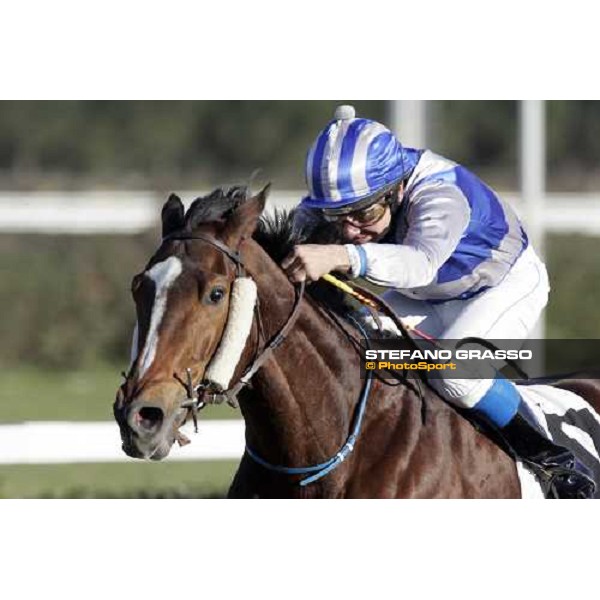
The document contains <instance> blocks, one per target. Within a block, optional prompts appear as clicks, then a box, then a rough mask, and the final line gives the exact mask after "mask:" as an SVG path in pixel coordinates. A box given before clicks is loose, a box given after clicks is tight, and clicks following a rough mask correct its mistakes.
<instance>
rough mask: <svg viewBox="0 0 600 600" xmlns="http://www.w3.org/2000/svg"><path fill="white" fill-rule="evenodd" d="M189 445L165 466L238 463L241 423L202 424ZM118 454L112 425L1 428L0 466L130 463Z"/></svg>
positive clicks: (29, 424)
mask: <svg viewBox="0 0 600 600" xmlns="http://www.w3.org/2000/svg"><path fill="white" fill-rule="evenodd" d="M182 431H184V432H185V433H186V435H187V436H188V437H189V438H190V439H191V441H192V442H191V444H188V445H187V446H184V447H182V448H180V447H178V446H177V445H175V446H174V447H173V449H172V450H171V454H170V455H169V457H168V458H167V459H165V460H167V461H182V460H225V459H229V460H238V459H239V458H241V456H242V454H243V452H244V422H243V421H242V420H239V419H236V420H222V421H203V422H201V423H200V424H199V433H198V434H197V435H195V434H194V433H193V431H192V429H191V428H190V427H188V426H187V425H186V426H185V427H184V428H183V429H182ZM133 460H135V459H133V458H129V457H127V456H126V455H125V454H124V453H123V451H122V450H121V439H120V437H119V429H118V427H117V424H116V423H114V422H111V421H107V422H97V423H76V422H52V421H48V422H26V423H16V424H5V425H0V464H4V465H10V464H52V463H88V462H122V461H133Z"/></svg>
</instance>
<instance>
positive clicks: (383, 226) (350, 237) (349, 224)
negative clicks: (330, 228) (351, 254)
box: [342, 205, 392, 244]
mask: <svg viewBox="0 0 600 600" xmlns="http://www.w3.org/2000/svg"><path fill="white" fill-rule="evenodd" d="M391 220H392V211H391V210H390V207H389V206H387V205H386V207H385V211H384V212H383V214H382V215H381V216H380V217H379V218H378V219H377V220H376V221H373V222H371V223H359V222H358V221H353V220H352V219H350V218H348V219H344V221H342V235H343V236H344V240H345V241H346V242H348V243H350V244H367V243H368V242H373V241H376V240H377V239H379V238H380V237H382V236H383V235H384V234H385V232H386V231H387V230H388V228H389V226H390V222H391Z"/></svg>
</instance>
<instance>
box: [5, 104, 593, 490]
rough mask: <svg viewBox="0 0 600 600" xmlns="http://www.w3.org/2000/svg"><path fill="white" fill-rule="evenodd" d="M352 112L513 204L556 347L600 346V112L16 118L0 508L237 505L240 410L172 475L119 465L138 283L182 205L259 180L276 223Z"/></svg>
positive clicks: (554, 108)
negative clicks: (16, 504)
mask: <svg viewBox="0 0 600 600" xmlns="http://www.w3.org/2000/svg"><path fill="white" fill-rule="evenodd" d="M340 103H352V104H354V105H355V107H356V109H357V112H358V114H359V116H365V117H369V118H373V119H376V120H380V121H382V122H384V123H387V124H388V125H390V126H393V127H394V128H395V129H396V130H398V132H399V135H400V139H401V140H402V141H403V143H405V145H409V146H410V145H415V146H426V147H429V148H431V149H432V150H434V151H435V152H438V153H440V154H443V155H445V156H447V157H448V158H451V159H453V160H455V161H457V162H460V163H462V164H464V165H465V166H467V167H468V168H470V169H472V170H473V171H474V172H475V173H476V174H478V175H479V176H480V177H482V178H483V179H484V180H485V181H487V182H488V183H489V184H490V185H492V186H493V187H494V188H495V189H496V190H497V191H499V192H500V193H502V194H503V195H504V196H506V197H507V198H509V199H510V200H511V201H512V202H514V204H515V206H516V207H517V210H518V211H519V212H520V214H522V216H523V218H524V219H525V220H526V221H527V223H528V225H529V227H530V228H531V230H532V232H533V237H534V243H535V245H536V246H537V247H538V248H539V250H540V251H541V252H543V253H544V255H545V259H546V262H547V265H548V269H549V273H550V279H551V285H552V290H553V291H552V294H551V299H550V304H549V307H548V310H547V311H546V315H545V320H544V324H543V327H542V328H541V329H540V335H546V336H547V337H550V338H558V339H563V338H598V337H599V336H600V307H599V305H598V302H597V300H596V298H594V292H596V291H597V290H598V281H599V280H600V261H598V259H597V257H598V256H599V255H600V238H599V237H597V236H600V102H592V101H568V102H566V101H565V102H558V101H556V102H554V101H552V102H536V101H528V102H525V103H522V102H517V101H514V102H510V101H431V102H415V101H409V102H405V103H402V102H398V101H352V100H345V101H312V102H288V101H286V102H275V101H273V102H271V101H264V102H262V101H261V102H256V101H251V102H250V101H231V102H230V101H226V102H225V101H223V102H214V101H211V102H151V101H131V102H125V101H103V102H89V101H87V102H77V101H69V102H66V101H56V102H42V101H36V102H12V101H10V102H8V101H5V102H0V272H1V279H0V305H1V306H2V310H1V311H0V332H1V337H0V497H5V498H15V497H57V498H60V497H138V498H145V497H147V498H150V497H221V496H223V495H224V494H225V492H226V489H227V486H228V483H229V481H230V480H231V477H232V475H233V473H234V471H235V467H236V456H237V455H239V453H240V452H241V446H239V443H240V442H239V440H240V439H241V438H240V436H241V435H242V432H243V429H242V428H241V424H240V423H239V421H238V420H237V419H238V418H239V413H237V412H236V411H234V410H232V409H229V408H219V409H213V408H211V409H208V410H207V411H205V412H204V414H203V418H204V419H212V420H214V424H215V427H217V429H210V428H209V425H210V424H208V423H207V424H206V429H205V430H204V431H203V427H202V426H201V433H200V434H199V435H198V436H195V437H193V438H192V444H191V445H190V447H187V448H186V449H182V450H181V451H179V454H178V455H177V456H175V459H174V460H170V461H168V462H165V463H160V464H154V463H153V464H146V463H141V462H136V461H132V460H126V459H125V456H124V455H121V452H120V442H119V437H118V431H117V427H116V424H114V423H113V421H112V401H113V399H114V394H115V391H116V388H117V387H118V385H119V383H120V375H119V373H120V371H121V370H123V369H124V368H125V367H126V366H127V363H128V358H129V345H130V336H131V331H132V329H133V324H134V312H133V304H132V302H131V300H130V296H129V284H130V280H131V277H132V276H133V275H134V274H135V273H137V272H138V271H140V270H141V269H142V268H143V266H144V264H145V262H146V261H147V259H148V258H149V257H150V255H151V253H152V252H153V250H154V249H155V247H156V245H157V243H158V241H159V229H158V221H159V214H160V207H161V206H162V202H163V201H164V200H165V199H166V197H167V196H168V194H169V193H170V192H176V193H178V194H180V195H181V196H182V198H183V199H184V200H185V201H186V203H189V202H190V201H191V200H193V198H194V197H195V196H197V195H200V194H202V193H205V192H207V191H209V190H211V189H212V188H214V187H216V186H222V185H229V184H234V183H240V182H245V181H248V179H249V178H250V177H251V175H252V173H253V172H254V171H255V170H256V169H261V173H260V175H259V181H263V182H264V181H267V180H270V181H272V182H273V197H272V201H271V206H274V205H280V206H289V207H291V206H293V205H294V204H295V203H296V202H297V201H299V199H300V198H301V196H302V193H303V190H304V181H303V165H304V157H305V153H306V151H307V149H308V147H309V146H310V144H311V143H312V141H313V139H314V137H315V135H316V134H317V132H318V131H319V130H320V129H321V128H322V127H323V126H324V125H325V123H326V122H327V121H328V120H329V119H330V118H331V117H332V114H333V111H334V109H335V107H336V106H337V105H338V104H340ZM549 368H551V365H550V367H549ZM225 419H232V420H233V421H232V422H231V423H230V424H229V425H227V423H225V424H223V420H225ZM218 427H223V429H222V430H218ZM219 431H221V435H220V437H219V433H218V432H219ZM211 436H213V437H211ZM227 436H229V437H230V439H231V440H232V442H231V444H230V445H229V446H228V447H227V448H223V449H222V451H220V450H215V444H217V445H218V442H217V441H215V440H218V439H221V440H222V439H225V438H226V437H227ZM236 440H237V441H236ZM213 441H215V442H214V443H213ZM236 444H238V445H236ZM185 452H188V454H186V453H185ZM174 454H176V451H174ZM178 458H179V460H177V459H178Z"/></svg>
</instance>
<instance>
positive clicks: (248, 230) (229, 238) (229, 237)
mask: <svg viewBox="0 0 600 600" xmlns="http://www.w3.org/2000/svg"><path fill="white" fill-rule="evenodd" d="M270 189H271V184H270V183H268V184H267V185H266V186H265V187H264V188H263V189H262V190H261V191H260V192H258V194H256V196H254V197H252V198H250V199H249V200H246V201H245V202H244V203H243V204H241V205H240V206H238V208H236V209H235V211H234V212H233V213H232V215H231V217H230V218H229V219H228V221H227V224H226V225H225V229H224V230H223V233H222V239H223V241H224V242H225V243H226V244H227V245H228V246H229V247H230V248H237V247H238V246H239V245H240V244H241V243H242V241H243V240H245V239H247V238H249V237H250V236H251V235H252V234H253V233H254V230H255V229H256V225H257V223H258V218H259V217H260V215H261V213H262V211H263V210H264V208H265V203H266V201H267V196H268V195H269V190H270Z"/></svg>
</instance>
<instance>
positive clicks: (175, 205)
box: [114, 186, 600, 498]
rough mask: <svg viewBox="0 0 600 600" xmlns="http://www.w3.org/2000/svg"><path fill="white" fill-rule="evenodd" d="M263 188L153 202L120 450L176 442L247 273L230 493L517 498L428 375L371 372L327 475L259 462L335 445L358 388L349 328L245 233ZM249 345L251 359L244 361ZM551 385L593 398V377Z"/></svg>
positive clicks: (293, 463)
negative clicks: (420, 380) (354, 430)
mask: <svg viewBox="0 0 600 600" xmlns="http://www.w3.org/2000/svg"><path fill="white" fill-rule="evenodd" d="M267 194H268V186H267V188H265V189H264V190H262V191H261V192H259V193H258V194H256V195H255V196H252V197H250V196H249V195H248V194H247V193H246V191H245V190H244V189H243V188H233V189H232V190H229V192H227V193H224V192H223V191H221V190H216V191H215V192H214V193H213V194H211V195H210V196H207V197H205V198H199V199H197V200H196V201H194V203H192V205H191V206H190V208H189V209H188V211H187V213H186V212H185V211H184V207H183V204H182V202H181V200H180V199H179V198H178V197H177V196H175V195H171V196H170V197H169V199H168V200H167V202H166V203H165V205H164V206H163V209H162V234H163V241H162V243H161V245H160V247H159V248H158V250H157V251H156V253H155V254H154V255H153V256H152V258H151V259H150V261H149V262H148V264H147V266H146V268H145V269H144V271H143V272H141V273H140V274H138V275H136V276H135V277H134V278H133V281H132V294H133V298H134V301H135V305H136V312H137V326H136V332H135V334H134V340H133V343H132V362H131V365H130V368H129V371H128V373H127V374H126V379H125V382H124V383H123V385H122V386H121V387H120V388H119V390H118V392H117V398H116V400H115V403H114V413H115V418H116V420H117V423H118V424H119V428H120V432H121V438H122V443H123V450H124V451H125V452H126V453H127V454H128V455H130V456H133V457H136V458H144V459H152V460H160V459H162V458H164V457H165V456H167V455H168V454H169V452H170V450H171V447H172V446H173V444H174V442H175V441H176V440H179V441H181V434H180V433H179V428H180V426H181V425H182V424H183V423H184V422H185V421H186V419H187V418H188V416H189V414H190V410H191V412H194V410H193V409H194V408H195V407H196V405H197V404H199V402H200V400H199V398H196V399H195V393H196V391H197V390H199V389H201V385H200V383H201V382H202V381H203V380H204V379H205V377H206V373H207V368H210V366H209V365H211V364H212V362H211V361H213V359H214V357H215V355H216V354H218V352H219V351H220V349H221V346H222V342H223V339H222V338H224V337H225V336H227V335H230V333H231V332H229V333H227V332H226V329H227V324H228V320H229V319H230V318H231V315H230V314H229V313H231V312H234V311H238V310H240V306H236V308H235V309H234V308H233V305H234V299H235V295H236V286H235V281H236V280H239V279H240V276H241V275H245V276H247V277H246V279H249V278H251V279H252V280H253V281H254V283H255V293H256V295H257V298H256V308H255V310H254V312H253V308H252V307H249V306H242V307H241V310H242V311H245V313H246V317H248V315H250V316H249V320H248V325H247V331H246V332H245V333H244V334H243V336H242V337H243V339H242V340H241V341H240V340H237V342H235V341H234V342H232V343H233V344H234V345H235V344H236V343H237V344H238V345H239V346H240V348H239V352H238V354H237V355H235V358H234V359H232V361H233V363H235V364H230V365H229V367H230V373H229V377H230V380H231V382H232V383H235V384H236V385H235V391H236V395H237V398H238V399H239V406H240V409H241V412H242V415H243V418H244V421H245V426H246V442H247V449H246V451H245V453H244V455H243V457H242V459H241V462H240V465H239V467H238V470H237V473H236V475H235V477H234V480H233V482H232V484H231V487H230V489H229V496H230V497H234V498H252V497H260V498H290V497H291V498H519V497H520V496H521V489H520V483H519V478H518V475H517V469H516V465H515V463H514V461H513V460H512V458H511V457H510V456H509V455H508V454H507V453H505V451H504V450H503V449H501V448H500V447H499V446H498V445H497V444H495V443H494V442H493V441H492V440H491V439H490V438H489V437H487V436H486V435H484V434H483V433H481V432H480V431H479V429H478V428H476V427H474V425H473V424H472V423H471V422H469V421H468V420H466V419H465V418H463V416H461V415H460V414H459V413H458V412H457V411H456V410H455V409H454V408H452V407H451V406H449V405H448V404H446V403H444V402H443V401H442V400H440V398H439V397H438V396H437V395H436V394H435V392H434V391H432V390H431V389H429V388H428V387H424V388H423V390H422V393H417V392H418V390H417V389H416V388H415V386H409V385H400V386H397V387H392V386H390V385H388V384H387V383H386V382H384V381H382V380H380V379H374V380H373V381H372V385H371V390H370V396H369V399H368V406H367V408H366V411H365V413H364V421H363V423H362V430H361V433H360V436H359V437H358V439H357V440H356V441H355V442H354V444H353V446H354V448H353V451H352V452H349V453H347V455H346V456H345V457H344V458H345V460H343V462H340V463H339V465H338V466H337V468H335V469H334V470H331V471H330V472H329V473H328V474H327V475H326V476H323V477H321V478H320V479H318V480H317V481H314V482H313V483H310V484H309V485H303V486H301V485H299V480H300V479H301V476H299V475H294V474H290V473H280V472H276V471H274V470H272V469H270V468H267V467H265V466H264V464H261V462H263V461H264V462H265V463H268V464H270V465H283V466H288V467H301V466H305V465H314V464H318V463H323V461H326V460H327V459H328V458H330V457H332V456H335V455H336V453H337V452H338V451H339V449H340V448H341V447H342V446H343V445H344V442H345V441H346V439H347V438H348V434H349V432H350V430H351V427H352V424H353V419H354V418H355V411H356V406H357V402H358V399H359V397H360V395H361V391H363V390H364V388H365V380H364V379H361V375H360V368H359V367H360V356H359V353H358V352H357V342H358V341H359V340H360V339H361V337H362V334H361V333H360V331H358V330H356V329H355V328H353V327H352V326H351V325H347V324H345V323H343V322H341V319H337V318H335V316H334V315H333V314H332V312H331V310H329V309H328V307H327V306H326V305H324V304H323V302H321V301H319V300H318V299H316V298H314V297H312V296H311V295H310V294H307V295H306V296H303V297H301V298H299V296H298V294H297V290H296V289H295V288H294V286H293V285H292V284H291V283H290V281H289V280H288V279H287V277H286V275H285V274H284V273H283V271H282V270H281V269H280V268H279V266H278V264H277V262H276V260H274V259H273V258H272V257H271V256H270V255H269V254H268V253H267V252H266V251H265V248H266V247H267V246H268V245H269V243H268V240H267V238H268V236H265V235H264V232H265V230H264V228H263V229H262V232H263V235H262V236H261V235H256V234H255V230H256V228H257V225H258V223H259V218H260V216H261V213H262V212H263V209H264V206H265V201H266V197H267ZM260 231H261V228H260V227H259V232H260ZM253 234H254V235H255V236H256V239H255V238H253ZM288 238H289V239H288V240H287V241H288V243H293V241H294V240H293V235H290V236H288ZM261 239H262V245H261V243H259V242H260V241H261ZM257 240H258V241H257ZM271 241H273V240H271ZM263 246H264V247H263ZM271 246H272V244H271ZM280 251H281V253H282V254H281V255H283V254H285V250H282V249H281V248H280ZM271 254H272V255H275V253H274V252H273V251H272V248H271ZM250 295H251V293H250ZM244 298H247V296H244ZM248 303H252V302H251V301H250V300H248ZM238 304H239V302H238ZM242 304H243V303H242ZM291 315H293V316H294V318H293V319H291V318H290V316H291ZM286 324H288V326H287V328H286ZM282 328H283V329H284V330H285V331H284V335H281V334H282ZM235 333H236V332H234V334H235ZM278 334H279V335H278ZM273 339H276V342H277V343H275V344H271V346H269V351H268V352H265V347H266V346H267V341H268V340H273ZM257 356H262V357H263V358H262V361H261V362H260V364H259V367H260V368H251V367H252V365H254V366H255V367H256V362H255V359H256V357H257ZM253 361H254V362H253ZM222 367H223V364H221V368H222ZM225 368H226V369H227V364H226V365H225ZM249 369H250V372H248V370H249ZM244 374H245V377H244V379H243V381H240V378H242V377H243V376H244ZM227 381H229V379H228V378H227V377H226V378H225V383H224V384H223V385H224V386H227V385H228V384H227ZM559 385H561V386H562V387H565V388H567V389H573V390H574V391H578V392H579V393H583V394H584V396H588V397H592V396H593V397H594V398H596V399H597V398H598V397H600V394H599V393H598V390H599V386H598V384H597V382H592V381H586V380H579V381H577V380H570V381H563V382H560V383H559ZM230 399H232V398H231V396H230ZM595 408H596V410H597V409H598V405H597V401H596V405H595ZM193 416H194V418H195V414H194V415H193ZM250 449H252V451H250Z"/></svg>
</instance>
